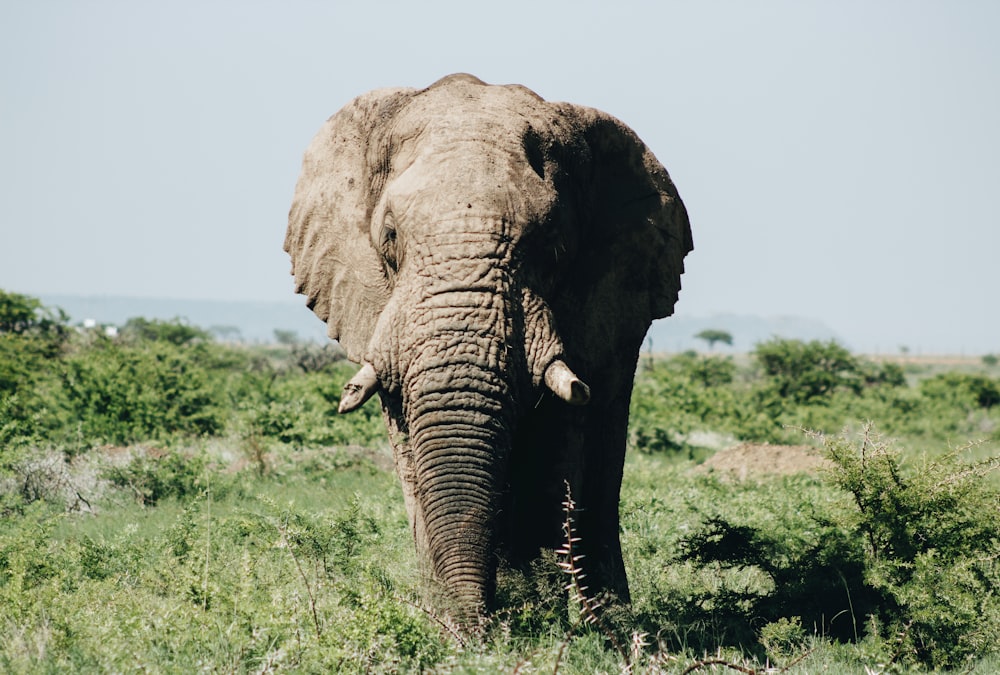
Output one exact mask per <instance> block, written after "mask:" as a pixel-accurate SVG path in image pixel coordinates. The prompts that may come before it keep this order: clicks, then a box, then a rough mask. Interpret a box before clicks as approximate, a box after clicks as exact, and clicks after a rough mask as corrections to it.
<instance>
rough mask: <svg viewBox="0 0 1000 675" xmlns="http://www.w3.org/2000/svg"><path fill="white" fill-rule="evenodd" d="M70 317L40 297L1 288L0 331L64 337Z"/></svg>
mask: <svg viewBox="0 0 1000 675" xmlns="http://www.w3.org/2000/svg"><path fill="white" fill-rule="evenodd" d="M68 319H69V317H67V316H66V313H65V312H64V311H62V310H61V309H51V308H49V307H46V306H44V305H43V304H42V301H41V300H39V299H38V298H33V297H31V296H29V295H21V294H20V293H9V292H7V291H4V290H0V333H13V334H14V335H34V336H37V337H59V338H61V337H63V336H64V335H65V334H66V332H67V328H66V322H67V320H68Z"/></svg>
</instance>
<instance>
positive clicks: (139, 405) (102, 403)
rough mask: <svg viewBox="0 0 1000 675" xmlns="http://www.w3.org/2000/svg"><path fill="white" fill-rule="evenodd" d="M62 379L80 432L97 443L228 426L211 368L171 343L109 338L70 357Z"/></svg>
mask: <svg viewBox="0 0 1000 675" xmlns="http://www.w3.org/2000/svg"><path fill="white" fill-rule="evenodd" d="M62 381H63V388H64V390H65V393H66V397H67V399H68V405H69V408H70V411H71V413H72V415H73V417H74V419H76V420H77V421H78V425H79V433H80V435H82V436H83V437H84V438H86V439H88V440H89V441H90V442H92V443H101V442H104V443H118V444H127V443H130V442H134V441H140V440H148V439H154V438H166V437H169V436H171V435H175V434H199V435H203V434H214V433H217V432H219V431H221V429H222V426H223V418H222V415H221V411H220V409H219V400H218V398H219V397H218V393H217V392H216V390H215V389H213V388H212V387H211V386H210V378H209V374H208V372H207V371H206V370H205V369H204V368H203V367H201V366H200V365H198V363H197V362H196V361H195V359H193V358H192V355H191V352H190V350H186V349H184V348H181V347H177V346H174V345H173V344H171V343H169V342H152V343H148V344H144V345H139V346H127V345H119V344H113V343H110V342H107V341H103V342H101V343H98V344H97V345H95V346H94V347H92V348H90V349H87V350H86V351H83V352H79V353H77V354H74V355H72V356H70V357H68V358H67V359H66V360H65V363H64V369H63V371H62Z"/></svg>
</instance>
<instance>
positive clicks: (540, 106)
mask: <svg viewBox="0 0 1000 675" xmlns="http://www.w3.org/2000/svg"><path fill="white" fill-rule="evenodd" d="M463 84H464V83H463ZM545 105H546V104H545V103H544V102H542V101H540V100H538V99H537V98H532V97H529V96H527V95H526V94H525V93H523V92H522V91H521V90H520V89H518V88H512V87H498V86H487V85H472V84H467V85H465V86H461V87H442V88H437V89H431V90H429V91H426V92H423V93H421V94H419V95H418V96H416V97H414V99H413V100H412V101H411V102H410V103H409V105H407V106H406V108H405V109H404V110H403V111H401V114H400V115H399V117H398V118H397V120H396V124H395V125H394V135H395V136H397V137H398V138H399V139H400V140H403V141H405V140H406V139H408V138H413V137H416V136H419V137H423V138H424V139H427V140H429V141H431V142H433V141H437V142H441V143H458V142H462V141H476V142H482V141H488V142H494V143H495V144H497V145H504V144H505V142H508V141H517V142H520V140H521V139H522V138H523V136H524V134H525V133H526V132H527V130H528V129H529V128H530V127H531V126H532V125H531V121H532V119H537V118H538V117H539V116H540V115H542V114H544V107H545Z"/></svg>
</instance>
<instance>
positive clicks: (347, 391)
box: [337, 363, 378, 413]
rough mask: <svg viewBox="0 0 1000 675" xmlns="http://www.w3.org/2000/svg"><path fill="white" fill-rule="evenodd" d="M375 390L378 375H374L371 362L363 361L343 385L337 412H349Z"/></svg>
mask: <svg viewBox="0 0 1000 675" xmlns="http://www.w3.org/2000/svg"><path fill="white" fill-rule="evenodd" d="M376 391H378V376H377V375H375V368H374V366H372V364H370V363H365V364H364V365H363V366H361V370H359V371H358V372H357V373H355V375H354V377H352V378H351V379H350V380H348V382H347V384H345V385H344V392H343V393H342V394H341V396H340V406H339V407H338V408H337V412H339V413H349V412H351V411H352V410H355V409H357V408H360V407H361V406H362V405H364V402H365V401H367V400H368V399H370V398H371V397H372V394H374V393H375V392H376Z"/></svg>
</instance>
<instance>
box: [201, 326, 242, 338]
mask: <svg viewBox="0 0 1000 675" xmlns="http://www.w3.org/2000/svg"><path fill="white" fill-rule="evenodd" d="M208 330H209V332H210V333H212V334H213V335H215V336H216V337H217V338H219V339H220V340H223V341H226V342H240V341H242V340H243V333H242V332H241V331H240V327H239V326H229V325H226V326H209V327H208Z"/></svg>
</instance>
